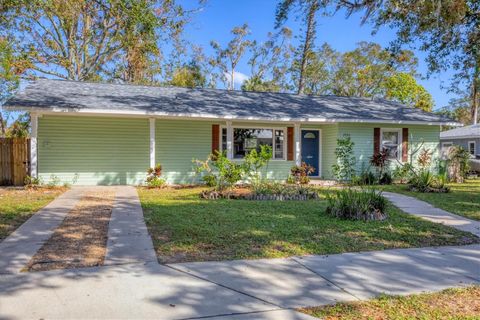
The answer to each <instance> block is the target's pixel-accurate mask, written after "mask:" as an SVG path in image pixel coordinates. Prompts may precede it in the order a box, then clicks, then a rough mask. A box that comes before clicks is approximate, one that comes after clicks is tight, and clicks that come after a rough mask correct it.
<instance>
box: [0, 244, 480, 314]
mask: <svg viewBox="0 0 480 320" xmlns="http://www.w3.org/2000/svg"><path fill="white" fill-rule="evenodd" d="M471 284H480V245H471V246H464V247H441V248H423V249H403V250H386V251H381V252H364V253H348V254H338V255H330V256H305V257H294V258H289V259H268V260H241V261H225V262H203V263H185V264H172V265H167V266H163V265H159V264H158V263H156V262H151V263H147V264H124V265H115V266H108V267H100V268H85V269H76V270H56V271H48V272H30V273H23V274H10V275H1V276H0V319H25V318H37V319H39V318H44V319H48V318H63V319H79V318H85V317H88V318H118V319H126V318H156V319H197V318H202V317H207V318H212V319H241V320H243V319H285V320H289V319H309V317H307V316H304V315H302V314H299V313H297V312H294V311H293V309H292V308H297V307H303V306H316V305H322V304H327V303H333V302H336V301H351V300H357V299H367V298H370V297H373V296H376V295H378V294H380V293H389V294H410V293H419V292H423V291H437V290H441V289H444V288H448V287H461V286H467V285H471ZM26 306H28V307H26Z"/></svg>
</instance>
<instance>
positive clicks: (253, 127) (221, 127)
mask: <svg viewBox="0 0 480 320" xmlns="http://www.w3.org/2000/svg"><path fill="white" fill-rule="evenodd" d="M223 129H227V141H228V140H229V138H230V141H232V155H231V159H232V160H238V161H242V160H243V158H242V159H239V158H234V157H233V156H234V155H233V131H234V130H235V129H263V130H272V134H273V138H272V145H273V146H272V152H273V157H272V159H271V160H270V161H287V127H265V126H258V125H257V126H255V125H253V126H248V125H232V131H231V132H230V136H229V132H228V128H227V126H226V125H221V126H220V152H223V151H224V150H223V142H224V141H223ZM275 130H282V131H283V158H282V159H275ZM227 148H228V146H227Z"/></svg>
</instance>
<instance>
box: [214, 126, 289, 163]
mask: <svg viewBox="0 0 480 320" xmlns="http://www.w3.org/2000/svg"><path fill="white" fill-rule="evenodd" d="M232 131H233V137H232V138H233V139H232V143H233V158H234V159H243V158H244V157H245V155H246V154H247V153H248V152H249V151H251V150H254V149H255V150H257V151H260V146H261V145H268V146H270V147H272V150H273V159H275V160H284V159H285V130H284V129H266V128H265V129H264V128H233V130H232ZM221 145H222V150H223V151H224V150H227V129H226V128H222V144H221Z"/></svg>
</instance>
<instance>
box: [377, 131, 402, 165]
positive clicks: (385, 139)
mask: <svg viewBox="0 0 480 320" xmlns="http://www.w3.org/2000/svg"><path fill="white" fill-rule="evenodd" d="M401 139H402V137H401V133H400V130H399V129H383V130H382V134H381V136H380V141H381V149H382V150H386V151H387V153H388V158H389V159H399V160H400V159H401V151H400V148H401V144H400V141H401Z"/></svg>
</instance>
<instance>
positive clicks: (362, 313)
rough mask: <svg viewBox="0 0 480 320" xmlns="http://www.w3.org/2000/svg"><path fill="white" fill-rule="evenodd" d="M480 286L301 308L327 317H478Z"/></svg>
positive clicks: (330, 319) (345, 319)
mask: <svg viewBox="0 0 480 320" xmlns="http://www.w3.org/2000/svg"><path fill="white" fill-rule="evenodd" d="M478 297H480V286H473V287H468V288H461V289H447V290H444V291H441V292H437V293H428V294H418V295H409V296H404V297H400V296H381V297H379V298H376V299H372V300H369V301H362V302H351V303H339V304H335V305H331V306H322V307H316V308H305V309H301V310H300V311H301V312H304V313H306V314H309V315H311V316H314V317H318V318H321V319H325V320H339V319H343V320H357V319H358V320H361V319H472V320H473V319H479V315H480V299H479V298H478Z"/></svg>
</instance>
